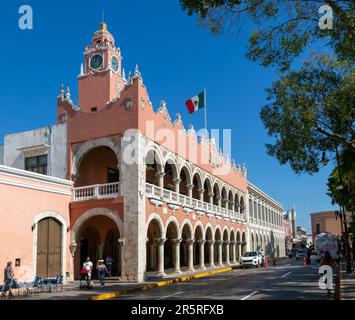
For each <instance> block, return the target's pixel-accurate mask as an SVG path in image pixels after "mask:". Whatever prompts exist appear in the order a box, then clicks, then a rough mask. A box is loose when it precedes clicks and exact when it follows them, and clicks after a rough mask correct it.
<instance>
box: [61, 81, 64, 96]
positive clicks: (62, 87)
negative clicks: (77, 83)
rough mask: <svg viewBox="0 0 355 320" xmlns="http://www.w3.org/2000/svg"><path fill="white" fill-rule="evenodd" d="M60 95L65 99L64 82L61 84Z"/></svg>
mask: <svg viewBox="0 0 355 320" xmlns="http://www.w3.org/2000/svg"><path fill="white" fill-rule="evenodd" d="M60 96H61V98H62V100H63V99H64V84H63V83H62V85H61V86H60Z"/></svg>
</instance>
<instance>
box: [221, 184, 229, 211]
mask: <svg viewBox="0 0 355 320" xmlns="http://www.w3.org/2000/svg"><path fill="white" fill-rule="evenodd" d="M221 197H222V199H221V200H222V208H225V207H226V200H228V199H227V197H228V194H227V186H226V185H225V184H223V185H222V189H221Z"/></svg>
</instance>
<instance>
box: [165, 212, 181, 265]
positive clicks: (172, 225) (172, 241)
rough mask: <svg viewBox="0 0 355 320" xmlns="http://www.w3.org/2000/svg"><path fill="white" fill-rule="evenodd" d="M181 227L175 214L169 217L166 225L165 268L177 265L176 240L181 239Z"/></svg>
mask: <svg viewBox="0 0 355 320" xmlns="http://www.w3.org/2000/svg"><path fill="white" fill-rule="evenodd" d="M179 234H180V228H179V223H178V221H177V219H176V218H175V217H174V216H171V217H169V219H168V221H167V222H166V226H165V237H166V241H165V243H164V269H168V268H173V267H174V266H175V259H176V256H175V252H174V248H175V245H176V241H178V239H179Z"/></svg>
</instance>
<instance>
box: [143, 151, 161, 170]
mask: <svg viewBox="0 0 355 320" xmlns="http://www.w3.org/2000/svg"><path fill="white" fill-rule="evenodd" d="M152 152H153V154H154V157H152V156H151V155H150V154H151V153H152ZM144 160H145V163H146V164H147V163H148V164H153V162H154V161H156V162H157V163H158V164H159V165H160V169H161V171H163V170H162V169H163V167H164V156H163V153H162V151H161V150H160V148H159V147H158V146H156V145H153V144H149V145H148V146H147V148H146V150H145V154H144ZM147 160H148V162H147Z"/></svg>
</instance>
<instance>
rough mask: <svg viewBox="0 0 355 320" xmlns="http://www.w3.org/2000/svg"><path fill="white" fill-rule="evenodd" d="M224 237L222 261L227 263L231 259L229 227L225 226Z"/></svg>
mask: <svg viewBox="0 0 355 320" xmlns="http://www.w3.org/2000/svg"><path fill="white" fill-rule="evenodd" d="M222 239H223V244H222V261H223V263H225V264H227V263H228V262H229V261H228V260H229V257H228V245H229V230H228V228H227V227H226V226H225V227H224V228H223V235H222Z"/></svg>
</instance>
